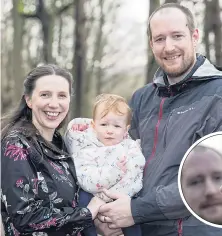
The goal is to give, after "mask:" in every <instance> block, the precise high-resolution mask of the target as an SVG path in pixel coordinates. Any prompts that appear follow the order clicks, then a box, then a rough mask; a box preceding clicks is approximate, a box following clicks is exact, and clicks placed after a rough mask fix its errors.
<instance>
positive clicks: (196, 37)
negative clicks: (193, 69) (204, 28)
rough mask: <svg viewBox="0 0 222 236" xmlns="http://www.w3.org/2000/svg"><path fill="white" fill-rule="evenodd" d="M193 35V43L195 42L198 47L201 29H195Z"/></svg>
mask: <svg viewBox="0 0 222 236" xmlns="http://www.w3.org/2000/svg"><path fill="white" fill-rule="evenodd" d="M192 37H193V43H194V46H195V47H196V46H197V43H198V41H199V37H200V35H199V30H198V29H195V30H194V32H193V34H192Z"/></svg>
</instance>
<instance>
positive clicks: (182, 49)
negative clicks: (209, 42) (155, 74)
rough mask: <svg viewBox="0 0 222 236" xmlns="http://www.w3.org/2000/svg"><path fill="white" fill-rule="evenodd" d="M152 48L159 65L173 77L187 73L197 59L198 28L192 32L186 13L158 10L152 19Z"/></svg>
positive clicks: (176, 10)
mask: <svg viewBox="0 0 222 236" xmlns="http://www.w3.org/2000/svg"><path fill="white" fill-rule="evenodd" d="M150 28H151V32H152V38H151V41H150V44H151V48H152V51H153V54H154V57H155V59H156V62H157V63H158V64H159V66H160V67H161V68H162V69H163V70H164V71H165V72H166V74H167V75H168V76H169V77H171V78H174V77H179V76H181V75H182V74H184V73H186V72H187V71H188V70H189V69H190V68H191V67H192V66H193V64H194V62H195V60H196V55H195V45H196V42H197V40H198V38H199V34H198V30H197V29H196V30H195V31H194V32H193V33H192V34H191V32H190V30H189V28H188V25H187V19H186V16H185V14H184V13H183V12H182V11H180V10H179V9H174V8H169V9H163V10H160V11H159V12H157V13H156V14H155V15H154V16H153V18H152V19H151V21H150Z"/></svg>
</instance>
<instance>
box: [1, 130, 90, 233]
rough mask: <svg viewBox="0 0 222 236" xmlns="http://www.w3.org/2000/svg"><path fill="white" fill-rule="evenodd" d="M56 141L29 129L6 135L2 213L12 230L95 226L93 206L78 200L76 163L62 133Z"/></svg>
mask: <svg viewBox="0 0 222 236" xmlns="http://www.w3.org/2000/svg"><path fill="white" fill-rule="evenodd" d="M24 130H25V129H24ZM53 143H54V144H55V145H50V144H49V143H47V142H46V141H45V140H44V139H43V138H42V137H41V136H40V135H38V134H36V135H35V136H32V137H30V135H29V134H27V132H25V131H24V132H23V130H19V131H18V130H17V131H16V130H14V131H11V132H10V134H8V135H7V136H6V137H5V138H4V139H3V140H2V142H1V145H2V146H1V168H2V169H1V188H2V189H1V200H2V204H1V214H2V218H3V222H4V226H5V231H6V235H10V236H18V235H29V236H31V235H33V236H34V235H35V236H40V235H42V236H52V235H53V236H63V235H64V236H65V235H66V236H68V235H70V236H71V235H80V233H79V232H80V231H82V230H83V229H84V228H85V227H88V226H91V225H92V215H91V213H90V211H89V210H88V209H87V208H80V207H78V205H77V198H78V186H77V184H76V174H75V168H74V165H73V162H72V160H71V158H70V156H69V155H68V154H67V153H66V152H65V151H63V150H62V149H63V147H64V143H63V140H62V138H61V136H60V135H59V134H58V133H56V134H55V135H54V138H53ZM56 146H57V147H56Z"/></svg>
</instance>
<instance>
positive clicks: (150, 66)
mask: <svg viewBox="0 0 222 236" xmlns="http://www.w3.org/2000/svg"><path fill="white" fill-rule="evenodd" d="M159 5H160V0H151V1H150V8H149V16H150V15H151V14H152V12H153V11H154V10H155V9H156V8H157V7H158V6H159ZM149 41H150V39H149V35H148V50H147V55H148V63H147V75H146V82H147V83H150V82H152V80H153V76H154V73H155V71H156V70H157V68H158V65H157V64H156V61H155V58H154V56H153V52H152V50H151V48H150V42H149Z"/></svg>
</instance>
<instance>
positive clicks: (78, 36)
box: [72, 0, 86, 117]
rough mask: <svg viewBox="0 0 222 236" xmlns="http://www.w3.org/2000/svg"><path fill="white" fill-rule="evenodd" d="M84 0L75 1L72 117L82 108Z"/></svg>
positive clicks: (84, 58) (84, 57)
mask: <svg viewBox="0 0 222 236" xmlns="http://www.w3.org/2000/svg"><path fill="white" fill-rule="evenodd" d="M84 2H85V0H76V1H75V15H74V18H75V32H74V34H75V35H74V39H75V49H74V57H73V71H72V73H73V77H74V80H75V85H76V86H75V96H74V109H73V113H72V117H80V116H81V115H82V110H83V105H84V101H83V95H84V94H83V89H84V81H85V67H86V66H85V64H86V42H85V11H84Z"/></svg>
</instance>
